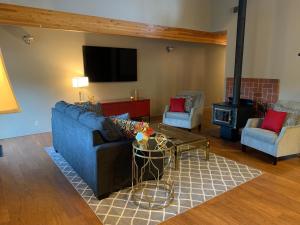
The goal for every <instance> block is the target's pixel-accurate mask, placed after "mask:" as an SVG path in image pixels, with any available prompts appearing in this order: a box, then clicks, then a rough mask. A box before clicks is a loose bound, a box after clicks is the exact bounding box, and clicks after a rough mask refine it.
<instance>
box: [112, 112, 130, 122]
mask: <svg viewBox="0 0 300 225" xmlns="http://www.w3.org/2000/svg"><path fill="white" fill-rule="evenodd" d="M109 118H117V119H121V120H130V115H129V113H123V114H120V115H115V116H110V117H109Z"/></svg>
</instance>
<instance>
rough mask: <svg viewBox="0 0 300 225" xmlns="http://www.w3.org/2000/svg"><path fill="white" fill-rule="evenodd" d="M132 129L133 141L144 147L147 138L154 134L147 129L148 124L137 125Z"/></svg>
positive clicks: (151, 130) (149, 128)
mask: <svg viewBox="0 0 300 225" xmlns="http://www.w3.org/2000/svg"><path fill="white" fill-rule="evenodd" d="M134 128H135V129H134V133H135V134H136V135H135V139H136V140H137V142H138V143H139V144H141V145H146V144H147V142H148V140H149V137H150V136H151V135H152V134H154V130H153V129H152V128H151V127H149V124H148V123H144V122H141V123H137V124H136V125H135V127H134Z"/></svg>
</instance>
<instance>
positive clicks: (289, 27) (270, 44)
mask: <svg viewBox="0 0 300 225" xmlns="http://www.w3.org/2000/svg"><path fill="white" fill-rule="evenodd" d="M235 5H237V1H236V0H213V5H212V8H213V12H214V13H213V18H214V19H213V21H212V29H214V30H220V29H227V30H228V33H229V39H228V47H227V53H226V56H227V60H226V76H232V75H233V72H234V54H235V35H236V17H237V14H233V13H232V7H233V6H235ZM299 11H300V1H299V0H284V1H283V0H250V1H248V9H247V22H246V36H245V51H244V67H243V76H244V77H256V78H277V79H280V96H279V98H280V99H287V100H296V101H300V88H299V84H300V76H299V71H300V57H299V56H297V54H298V52H300V47H299V40H300V26H299V21H300V13H299Z"/></svg>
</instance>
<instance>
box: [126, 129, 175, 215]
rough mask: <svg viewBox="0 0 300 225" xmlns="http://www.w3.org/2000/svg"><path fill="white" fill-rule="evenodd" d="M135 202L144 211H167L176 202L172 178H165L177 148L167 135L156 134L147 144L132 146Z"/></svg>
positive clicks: (134, 144)
mask: <svg viewBox="0 0 300 225" xmlns="http://www.w3.org/2000/svg"><path fill="white" fill-rule="evenodd" d="M132 147H133V156H132V193H131V198H132V200H133V202H134V203H135V204H136V205H138V206H140V207H141V208H145V209H161V208H164V207H167V206H168V205H169V204H170V203H171V202H172V201H173V199H174V185H173V184H174V183H173V181H172V178H171V176H168V177H163V174H164V171H165V169H166V168H167V167H169V166H170V164H171V161H172V158H173V157H174V150H175V146H174V144H173V143H172V142H171V141H170V140H168V139H167V138H166V137H165V135H162V134H159V133H157V134H156V135H155V136H154V137H150V138H149V140H148V142H147V144H145V145H140V144H139V143H138V142H137V141H134V142H133V143H132Z"/></svg>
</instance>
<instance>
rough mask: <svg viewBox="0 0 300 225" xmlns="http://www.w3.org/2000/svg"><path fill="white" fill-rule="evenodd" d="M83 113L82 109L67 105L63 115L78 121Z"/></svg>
mask: <svg viewBox="0 0 300 225" xmlns="http://www.w3.org/2000/svg"><path fill="white" fill-rule="evenodd" d="M84 112H85V110H84V109H83V108H82V107H80V106H76V105H69V106H68V107H67V108H66V109H65V114H66V115H68V116H70V117H72V118H73V119H74V120H78V118H79V116H80V114H81V113H84Z"/></svg>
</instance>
